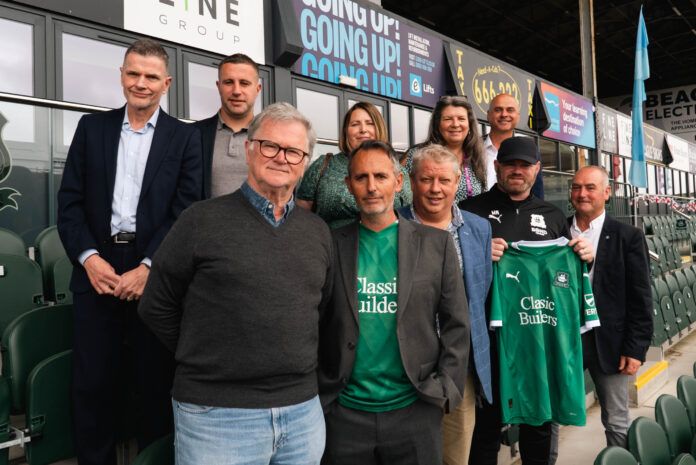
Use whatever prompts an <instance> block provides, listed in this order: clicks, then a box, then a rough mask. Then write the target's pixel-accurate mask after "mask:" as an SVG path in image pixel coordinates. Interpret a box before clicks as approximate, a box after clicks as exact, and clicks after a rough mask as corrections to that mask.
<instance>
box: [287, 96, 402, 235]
mask: <svg viewBox="0 0 696 465" xmlns="http://www.w3.org/2000/svg"><path fill="white" fill-rule="evenodd" d="M388 134H389V133H388V132H387V126H386V124H385V123H384V118H382V114H381V113H380V112H379V110H378V109H377V107H376V106H374V105H373V104H371V103H368V102H358V103H356V104H355V105H353V106H352V107H351V108H350V109H349V110H348V112H347V113H346V116H345V117H344V118H343V127H342V128H341V135H340V138H339V140H338V147H339V148H340V149H341V151H340V152H339V153H335V154H325V155H322V156H320V157H319V158H318V159H317V160H315V161H314V163H312V164H311V165H310V167H309V168H308V169H307V171H306V172H305V174H304V177H303V178H302V183H301V184H300V187H299V189H298V190H297V193H296V194H295V199H296V202H297V205H299V206H301V207H304V208H307V209H308V210H313V211H314V212H316V214H317V215H319V216H320V217H321V218H322V219H323V220H324V221H326V223H328V225H329V227H331V228H339V227H341V226H344V225H346V224H348V223H351V222H353V221H355V218H357V216H358V206H357V205H356V204H355V199H354V198H353V196H352V195H351V193H350V192H348V188H347V187H346V183H345V178H346V176H347V175H348V154H349V153H350V151H351V150H353V149H354V148H355V147H357V146H358V145H360V143H361V142H363V141H365V140H370V139H372V140H379V141H382V142H389V141H388ZM402 171H403V175H404V185H403V188H402V190H401V192H399V193H398V194H397V195H396V197H395V198H394V208H399V207H402V206H405V205H410V204H411V198H412V197H411V183H410V181H409V177H408V173H407V172H406V170H405V169H404V170H402Z"/></svg>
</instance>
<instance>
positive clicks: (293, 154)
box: [249, 139, 309, 165]
mask: <svg viewBox="0 0 696 465" xmlns="http://www.w3.org/2000/svg"><path fill="white" fill-rule="evenodd" d="M249 142H258V143H259V152H261V155H263V156H264V157H266V158H275V157H277V156H278V154H279V153H280V151H281V150H282V151H283V152H285V161H287V162H288V163H289V164H291V165H299V164H300V163H301V162H302V160H303V159H304V157H308V156H309V154H308V153H307V152H305V151H303V150H300V149H296V148H293V147H281V146H280V145H278V144H276V143H275V142H273V141H270V140H263V139H251V140H250V141H249Z"/></svg>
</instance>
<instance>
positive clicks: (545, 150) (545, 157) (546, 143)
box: [539, 139, 560, 190]
mask: <svg viewBox="0 0 696 465" xmlns="http://www.w3.org/2000/svg"><path fill="white" fill-rule="evenodd" d="M557 151H558V144H557V143H556V142H554V141H552V140H547V139H539V152H540V153H541V167H542V168H544V169H545V170H552V171H560V170H559V169H558V152H557ZM544 190H546V189H544Z"/></svg>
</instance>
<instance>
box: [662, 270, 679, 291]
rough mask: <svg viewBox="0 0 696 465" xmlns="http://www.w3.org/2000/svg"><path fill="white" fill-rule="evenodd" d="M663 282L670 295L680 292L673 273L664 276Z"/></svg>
mask: <svg viewBox="0 0 696 465" xmlns="http://www.w3.org/2000/svg"><path fill="white" fill-rule="evenodd" d="M665 282H666V283H667V288H668V289H669V293H670V295H672V294H674V293H675V292H677V291H679V290H681V287H679V282H678V281H677V278H676V277H675V275H674V271H672V272H670V273H667V274H666V275H665Z"/></svg>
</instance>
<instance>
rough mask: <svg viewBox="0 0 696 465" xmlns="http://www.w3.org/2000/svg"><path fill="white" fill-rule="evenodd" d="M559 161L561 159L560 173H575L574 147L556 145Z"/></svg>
mask: <svg viewBox="0 0 696 465" xmlns="http://www.w3.org/2000/svg"><path fill="white" fill-rule="evenodd" d="M558 149H559V154H560V159H561V171H564V172H566V173H575V171H576V167H577V165H576V155H575V146H574V145H567V144H558Z"/></svg>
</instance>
